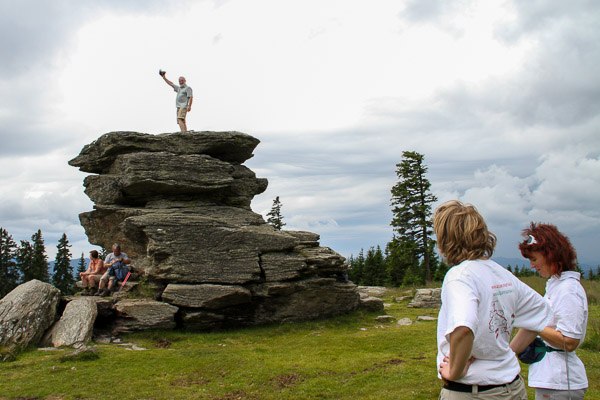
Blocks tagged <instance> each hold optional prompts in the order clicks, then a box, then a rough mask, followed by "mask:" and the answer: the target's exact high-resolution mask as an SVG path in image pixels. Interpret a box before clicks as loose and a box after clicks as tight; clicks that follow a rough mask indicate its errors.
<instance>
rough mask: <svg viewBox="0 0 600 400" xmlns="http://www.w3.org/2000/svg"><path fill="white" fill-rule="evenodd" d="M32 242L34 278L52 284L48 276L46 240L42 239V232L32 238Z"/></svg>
mask: <svg viewBox="0 0 600 400" xmlns="http://www.w3.org/2000/svg"><path fill="white" fill-rule="evenodd" d="M31 241H32V242H33V254H32V259H31V268H32V270H33V275H34V276H33V277H34V279H38V280H40V281H42V282H50V277H49V275H48V256H47V255H46V247H45V246H44V238H43V237H42V231H41V230H40V229H38V231H37V232H36V233H34V234H33V235H32V236H31Z"/></svg>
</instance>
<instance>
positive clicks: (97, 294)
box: [92, 289, 103, 296]
mask: <svg viewBox="0 0 600 400" xmlns="http://www.w3.org/2000/svg"><path fill="white" fill-rule="evenodd" d="M102 291H103V290H102V289H98V290H97V291H96V293H94V294H93V295H92V296H101V295H102Z"/></svg>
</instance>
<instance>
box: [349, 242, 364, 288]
mask: <svg viewBox="0 0 600 400" xmlns="http://www.w3.org/2000/svg"><path fill="white" fill-rule="evenodd" d="M350 260H351V261H350V271H348V276H349V278H350V280H351V281H352V282H354V283H355V284H357V285H361V284H362V282H363V271H364V268H365V256H364V251H363V249H360V251H359V252H358V256H357V257H356V258H354V257H352V256H350Z"/></svg>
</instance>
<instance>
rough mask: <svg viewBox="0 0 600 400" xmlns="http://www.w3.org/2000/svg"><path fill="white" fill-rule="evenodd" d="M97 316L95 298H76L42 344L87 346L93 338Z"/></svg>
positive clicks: (45, 336)
mask: <svg viewBox="0 0 600 400" xmlns="http://www.w3.org/2000/svg"><path fill="white" fill-rule="evenodd" d="M97 315H98V309H97V307H96V302H95V301H94V299H93V298H89V297H88V298H86V297H82V298H74V299H73V300H71V301H70V302H69V303H67V306H66V307H65V310H64V311H63V313H62V316H61V317H60V320H58V321H57V322H56V323H55V324H54V325H53V326H52V327H51V328H50V330H49V331H48V332H46V334H45V335H44V339H43V341H42V344H43V345H44V346H54V347H61V346H74V347H81V346H82V345H85V344H86V343H88V342H89V341H90V339H91V338H92V333H93V328H94V322H95V321H96V316H97Z"/></svg>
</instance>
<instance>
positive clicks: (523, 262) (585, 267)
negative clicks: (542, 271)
mask: <svg viewBox="0 0 600 400" xmlns="http://www.w3.org/2000/svg"><path fill="white" fill-rule="evenodd" d="M492 259H493V260H494V261H496V262H497V263H498V264H500V265H502V266H503V267H504V268H507V267H508V266H509V265H510V266H511V267H512V268H513V269H514V267H515V266H517V265H518V266H519V268H522V267H523V266H525V267H527V268H530V263H529V260H527V259H526V258H515V257H513V258H511V257H492ZM598 265H600V264H595V263H591V262H589V263H584V262H581V263H579V268H581V270H582V271H583V273H584V277H585V278H587V274H588V271H589V270H590V269H593V270H594V273H595V272H596V268H598Z"/></svg>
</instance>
